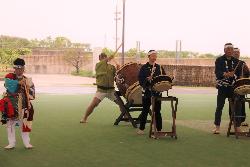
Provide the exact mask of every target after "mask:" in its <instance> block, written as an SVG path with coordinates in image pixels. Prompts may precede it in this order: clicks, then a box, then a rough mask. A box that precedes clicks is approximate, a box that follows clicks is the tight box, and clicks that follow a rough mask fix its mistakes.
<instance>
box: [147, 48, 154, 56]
mask: <svg viewBox="0 0 250 167" xmlns="http://www.w3.org/2000/svg"><path fill="white" fill-rule="evenodd" d="M150 52H155V50H154V49H151V50H149V51H148V57H149V56H150Z"/></svg>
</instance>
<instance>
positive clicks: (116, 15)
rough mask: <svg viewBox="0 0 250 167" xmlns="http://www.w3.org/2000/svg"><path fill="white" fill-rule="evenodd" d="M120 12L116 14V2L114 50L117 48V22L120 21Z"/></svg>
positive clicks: (116, 10) (116, 11)
mask: <svg viewBox="0 0 250 167" xmlns="http://www.w3.org/2000/svg"><path fill="white" fill-rule="evenodd" d="M120 14H121V12H118V2H116V9H115V50H117V47H118V21H119V20H121V18H120V17H119V15H120Z"/></svg>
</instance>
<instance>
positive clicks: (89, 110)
mask: <svg viewBox="0 0 250 167" xmlns="http://www.w3.org/2000/svg"><path fill="white" fill-rule="evenodd" d="M105 96H106V93H102V92H96V94H95V97H94V98H93V100H92V102H91V103H90V105H89V106H88V108H87V110H86V112H85V114H84V116H83V118H82V119H81V120H80V123H86V122H87V119H88V117H89V115H90V114H91V113H92V112H93V111H94V109H95V107H97V106H98V105H99V103H100V102H101V101H102V100H103V99H104V98H105Z"/></svg>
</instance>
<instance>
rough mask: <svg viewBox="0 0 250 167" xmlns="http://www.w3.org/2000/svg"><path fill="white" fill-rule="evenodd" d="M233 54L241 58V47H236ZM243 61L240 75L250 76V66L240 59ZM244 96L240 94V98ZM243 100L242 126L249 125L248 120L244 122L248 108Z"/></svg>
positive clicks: (241, 106)
mask: <svg viewBox="0 0 250 167" xmlns="http://www.w3.org/2000/svg"><path fill="white" fill-rule="evenodd" d="M233 56H234V57H235V58H236V59H239V58H240V49H239V48H234V54H233ZM240 61H241V62H242V63H241V67H239V70H242V69H243V70H242V71H240V72H242V74H241V75H240V77H243V78H248V77H249V68H248V66H247V64H246V63H245V62H244V61H242V60H240ZM242 98H245V96H244V95H243V96H240V99H242ZM240 101H241V104H240V108H241V112H240V114H241V116H242V117H241V122H242V123H241V126H248V124H247V123H246V122H244V121H245V120H246V109H245V101H244V100H240Z"/></svg>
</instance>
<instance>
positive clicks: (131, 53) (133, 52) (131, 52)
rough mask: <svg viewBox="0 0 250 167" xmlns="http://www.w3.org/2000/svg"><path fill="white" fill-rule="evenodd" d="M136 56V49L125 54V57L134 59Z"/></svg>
mask: <svg viewBox="0 0 250 167" xmlns="http://www.w3.org/2000/svg"><path fill="white" fill-rule="evenodd" d="M136 54H137V50H136V48H132V49H129V50H128V51H127V52H126V53H125V55H126V56H127V57H135V56H136Z"/></svg>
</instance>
